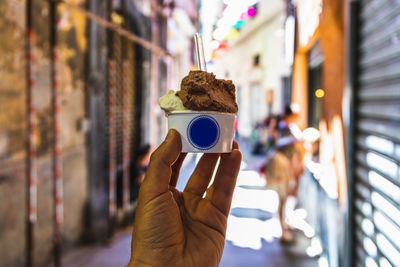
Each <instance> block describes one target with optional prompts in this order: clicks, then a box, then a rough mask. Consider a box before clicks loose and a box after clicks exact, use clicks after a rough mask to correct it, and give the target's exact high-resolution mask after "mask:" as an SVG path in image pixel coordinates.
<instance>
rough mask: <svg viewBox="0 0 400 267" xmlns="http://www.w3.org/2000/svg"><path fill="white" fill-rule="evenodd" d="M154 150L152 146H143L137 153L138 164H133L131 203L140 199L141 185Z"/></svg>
mask: <svg viewBox="0 0 400 267" xmlns="http://www.w3.org/2000/svg"><path fill="white" fill-rule="evenodd" d="M152 150H153V149H152V147H151V145H150V144H145V145H143V146H141V147H140V148H139V150H138V152H137V159H136V162H135V163H134V164H131V179H130V187H131V202H133V201H135V200H136V199H137V198H138V195H139V189H140V185H141V184H142V183H143V180H144V177H145V173H146V170H147V166H148V164H149V161H150V155H151V152H152Z"/></svg>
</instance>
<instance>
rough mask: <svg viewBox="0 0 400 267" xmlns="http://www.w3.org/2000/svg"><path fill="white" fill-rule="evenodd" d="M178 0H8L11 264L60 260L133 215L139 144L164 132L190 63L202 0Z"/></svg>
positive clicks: (2, 140)
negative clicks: (162, 106)
mask: <svg viewBox="0 0 400 267" xmlns="http://www.w3.org/2000/svg"><path fill="white" fill-rule="evenodd" d="M173 2H174V1H161V2H160V1H141V0H137V1H101V2H99V1H92V0H88V1H63V2H62V3H59V4H57V7H56V8H55V9H54V8H52V7H51V5H49V2H48V1H42V0H34V1H32V0H26V1H2V2H1V4H0V14H1V19H0V29H1V30H0V38H1V40H2V41H1V42H0V55H2V56H1V60H0V64H1V68H0V77H1V79H2V80H3V85H2V86H0V200H1V203H0V217H1V218H4V219H3V220H2V223H1V226H0V251H1V252H0V265H1V266H3V265H4V266H45V265H46V264H48V263H49V262H51V261H55V262H56V263H57V262H58V263H59V261H60V255H61V253H55V251H56V252H57V251H59V252H60V251H63V250H68V248H70V247H72V246H75V245H76V244H78V243H80V242H93V241H104V240H105V239H107V238H108V237H110V236H111V235H112V233H113V232H114V229H116V227H118V226H119V225H123V224H125V223H126V222H127V221H128V222H129V219H127V218H132V212H133V210H134V199H130V182H132V179H131V174H130V172H131V170H132V166H133V164H134V162H135V159H136V153H137V150H138V149H139V148H140V146H141V145H143V144H146V143H150V144H152V145H153V147H154V146H156V145H158V144H159V143H160V141H161V139H162V138H163V135H164V134H165V133H166V122H165V121H166V120H165V119H164V116H163V114H162V113H161V110H159V108H158V103H157V100H158V97H159V96H161V95H162V94H163V93H164V92H166V91H167V89H169V88H171V87H176V86H178V85H177V84H176V83H177V79H178V78H177V76H178V75H176V73H177V71H178V70H181V72H180V74H179V75H181V73H183V72H185V73H186V72H188V71H189V69H186V68H188V66H192V55H191V52H190V50H189V49H190V48H191V43H192V41H191V39H192V36H189V35H191V34H192V31H194V28H195V26H196V23H195V20H196V17H197V15H196V12H195V11H196V5H195V2H194V1H185V2H182V3H179V1H175V2H176V3H173ZM178 9H180V10H181V13H182V12H184V13H186V14H189V15H188V16H187V17H184V18H183V19H182V16H181V17H179V16H178V15H176V14H175V12H176V10H178ZM182 10H183V11H182ZM186 10H188V11H187V12H186ZM182 20H183V21H185V20H186V22H187V21H189V22H190V23H191V24H192V28H190V29H189V30H188V29H187V28H186V29H185V28H184V27H183V26H182V25H183V24H182ZM173 24H176V25H178V24H179V25H178V26H176V27H175V28H174V31H175V32H174V35H175V36H181V38H184V39H185V41H186V43H185V44H186V45H185V47H183V48H180V49H178V47H177V45H176V44H174V43H173V42H172V41H170V39H171V38H174V37H173V35H172V34H171V27H172V26H171V25H173ZM186 25H187V24H186ZM184 26H185V25H184ZM54 33H55V34H54ZM27 44H29V45H27ZM186 49H187V50H186ZM179 51H180V52H179ZM179 53H180V54H179ZM28 74H29V75H28ZM171 77H174V78H171ZM180 78H181V77H179V79H180ZM54 92H56V94H54ZM29 99H32V102H29ZM54 118H57V124H54V121H55V120H54ZM27 125H28V126H29V127H27ZM55 140H58V143H56V142H55ZM27 143H28V144H29V147H28V146H27V145H26V144H27ZM54 162H60V165H57V166H56V167H54Z"/></svg>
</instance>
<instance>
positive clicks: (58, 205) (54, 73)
mask: <svg viewBox="0 0 400 267" xmlns="http://www.w3.org/2000/svg"><path fill="white" fill-rule="evenodd" d="M58 24H59V20H58V18H57V2H55V1H50V67H51V95H52V112H53V194H54V195H53V197H54V265H55V266H56V267H59V266H61V250H62V225H63V222H64V217H63V213H64V209H63V172H62V158H61V152H62V150H61V105H60V80H59V73H58V67H59V54H58V47H57V27H58Z"/></svg>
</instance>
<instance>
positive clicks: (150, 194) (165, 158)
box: [139, 129, 182, 201]
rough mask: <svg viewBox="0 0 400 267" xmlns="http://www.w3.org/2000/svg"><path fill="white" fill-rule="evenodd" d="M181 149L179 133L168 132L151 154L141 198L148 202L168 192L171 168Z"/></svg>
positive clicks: (174, 131)
mask: <svg viewBox="0 0 400 267" xmlns="http://www.w3.org/2000/svg"><path fill="white" fill-rule="evenodd" d="M181 147H182V145H181V138H180V135H179V133H178V132H177V131H176V130H173V129H171V130H169V131H168V135H167V137H166V138H165V141H164V142H163V143H162V144H161V145H160V146H159V147H158V148H157V149H156V150H155V151H154V152H153V154H151V157H150V163H149V167H148V169H147V172H146V176H145V179H144V181H143V184H142V186H141V189H140V192H141V194H140V196H141V195H143V196H142V198H145V199H146V200H147V201H148V200H151V199H153V198H155V197H157V196H159V195H161V194H162V193H165V192H167V191H168V189H169V182H170V179H171V174H172V169H171V166H172V165H173V164H174V162H175V161H176V160H177V159H178V157H179V155H180V153H181ZM140 196H139V197H140ZM146 200H145V201H146Z"/></svg>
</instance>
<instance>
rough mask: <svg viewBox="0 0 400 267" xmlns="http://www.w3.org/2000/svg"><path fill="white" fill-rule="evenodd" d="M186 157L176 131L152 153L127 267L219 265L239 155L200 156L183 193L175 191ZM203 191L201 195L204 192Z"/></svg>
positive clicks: (235, 153) (236, 147) (142, 188)
mask: <svg viewBox="0 0 400 267" xmlns="http://www.w3.org/2000/svg"><path fill="white" fill-rule="evenodd" d="M185 156H186V154H183V153H181V141H180V136H179V133H178V132H176V131H175V130H170V131H169V132H168V135H167V138H166V139H165V141H164V142H163V143H162V144H161V146H160V147H159V148H158V149H157V150H156V151H155V152H154V153H153V154H152V156H151V160H150V165H149V168H148V170H147V173H146V177H145V179H144V181H143V184H142V186H141V188H140V193H139V199H138V205H137V209H136V218H135V224H134V228H133V233H132V255H131V260H130V263H129V265H128V266H185V267H187V266H207V267H209V266H218V264H219V261H220V259H221V256H222V251H223V248H224V244H225V231H226V224H227V217H228V214H229V210H230V206H231V201H232V194H233V190H234V187H235V184H236V178H237V175H238V173H239V168H240V162H241V153H240V151H239V150H238V145H237V143H236V142H234V144H233V150H232V152H231V153H227V154H222V155H221V161H220V164H219V167H218V170H217V173H216V176H215V179H214V182H213V184H212V185H211V186H210V187H209V188H208V189H207V186H208V184H209V182H210V180H211V178H212V175H213V172H214V168H215V165H216V164H217V160H218V158H219V156H220V155H219V154H204V155H203V156H202V158H201V159H200V161H199V163H198V164H197V166H196V169H195V170H194V172H193V174H192V176H191V177H190V179H189V181H188V183H187V185H186V187H185V190H184V191H183V192H179V191H178V190H176V189H175V186H176V183H177V180H178V177H179V170H180V167H181V165H182V162H183V160H184V158H185ZM206 190H207V192H206V195H205V197H203V195H204V192H205V191H206Z"/></svg>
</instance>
